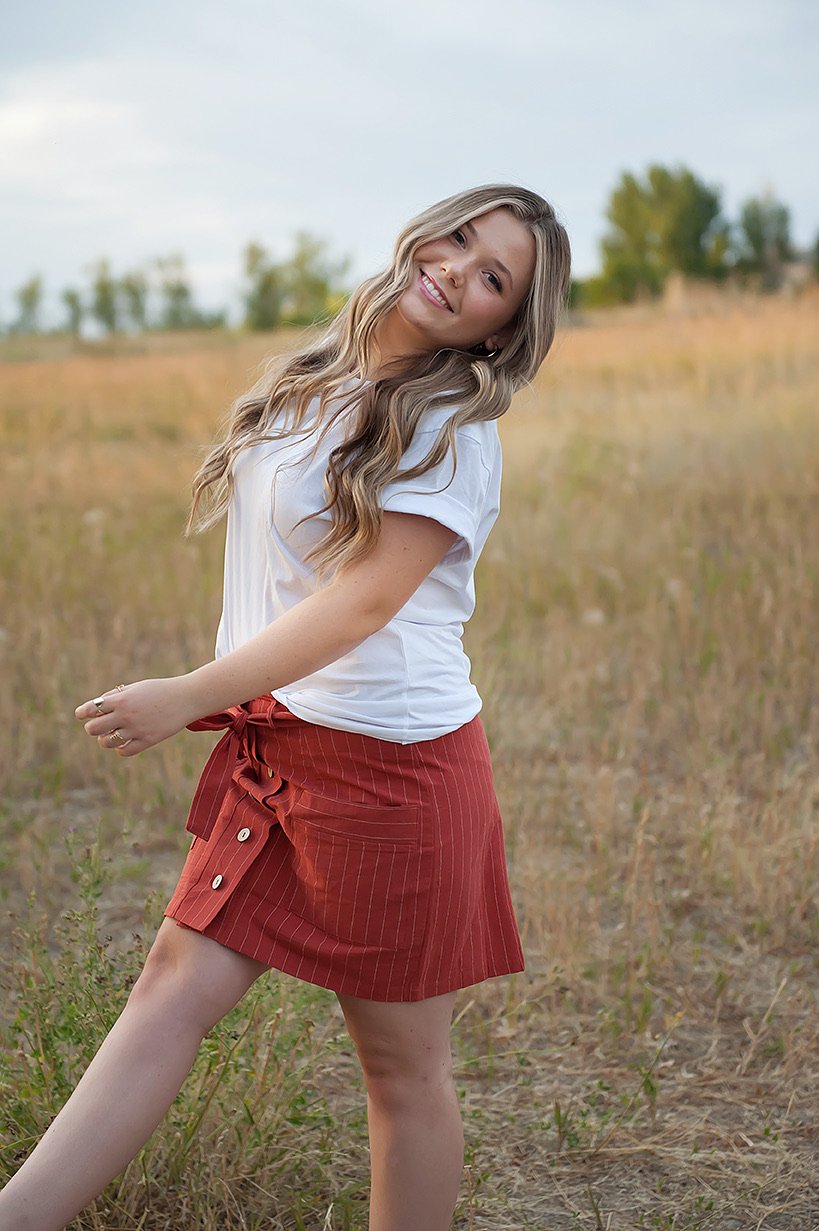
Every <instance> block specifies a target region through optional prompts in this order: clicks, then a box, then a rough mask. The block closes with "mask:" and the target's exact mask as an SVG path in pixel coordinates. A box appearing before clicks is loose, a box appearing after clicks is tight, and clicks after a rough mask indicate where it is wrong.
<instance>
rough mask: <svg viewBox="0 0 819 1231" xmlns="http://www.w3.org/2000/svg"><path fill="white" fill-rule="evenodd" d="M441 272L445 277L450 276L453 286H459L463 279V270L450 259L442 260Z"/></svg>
mask: <svg viewBox="0 0 819 1231" xmlns="http://www.w3.org/2000/svg"><path fill="white" fill-rule="evenodd" d="M441 273H442V274H443V275H444V277H445V278H449V280H450V282H451V283H452V284H453V286H457V285H458V284H459V282H460V280H461V271H460V270H459V269H458V266H457V265H454V264H453V263H452V262H450V261H442V262H441Z"/></svg>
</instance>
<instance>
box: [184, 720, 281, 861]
mask: <svg viewBox="0 0 819 1231" xmlns="http://www.w3.org/2000/svg"><path fill="white" fill-rule="evenodd" d="M225 727H227V730H226V732H225V734H224V735H223V736H222V738H221V739H220V740H219V742H218V744H216V745H215V746H214V748H213V750H212V752H211V754H210V756H209V757H208V759H207V761H206V762H205V768H204V769H203V770H202V774H201V777H200V779H199V783H198V785H197V787H196V791H195V792H194V796H193V800H192V802H191V806H190V812H189V813H188V819H187V822H186V824H185V828H186V829H187V830H188V831H189V832H190V833H193V834H196V836H197V837H199V838H207V837H209V835H210V833H211V830H212V829H213V826H214V824H215V822H216V818H217V816H218V815H219V810H220V808H221V805H222V801H223V800H224V798H225V793H226V791H227V789H228V787H229V785H230V783H231V781H238V780H239V778H240V777H241V778H243V779H244V781H243V782H240V783H239V785H240V786H242V787H244V789H252V793H253V794H254V795H255V796H257V797H258V798H259V799H260V800H261V802H263V803H267V797H268V796H269V795H275V794H278V792H279V791H281V790H282V787H283V786H284V785H285V784H284V779H283V778H282V776H281V774H279V773H277V772H276V771H275V770H273V769H271V768H270V767H269V766H265V765H264V762H263V761H262V760H261V758H260V757H259V755H258V752H257V747H256V738H257V734H258V730H259V728H260V727H268V728H269V727H270V714H269V712H268V711H266V710H265V711H260V712H258V713H251V711H250V710H248V709H246V708H245V707H244V706H242V705H231V706H230V707H229V708H228V709H226V710H219V711H218V713H215V714H206V715H205V717H204V718H197V719H196V721H195V722H189V723H188V724H187V729H188V730H189V731H221V730H222V729H223V728H225ZM259 766H261V774H260V772H259V769H258V768H257V767H259Z"/></svg>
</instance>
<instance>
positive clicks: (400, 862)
mask: <svg viewBox="0 0 819 1231" xmlns="http://www.w3.org/2000/svg"><path fill="white" fill-rule="evenodd" d="M282 828H283V829H284V831H285V833H286V835H287V837H288V839H289V841H290V845H291V847H292V851H293V859H294V872H295V877H296V880H297V883H298V895H297V896H298V897H299V899H300V900H299V901H298V902H296V901H294V902H293V903H292V906H291V909H292V910H293V911H294V912H295V913H298V914H300V916H301V917H302V918H303V919H304V920H305V922H307V923H310V924H312V925H313V926H314V927H316V928H317V929H319V930H320V931H322V932H324V933H325V934H326V935H327V936H329V937H334V938H335V939H337V940H339V941H341V942H344V943H346V944H350V945H353V946H356V947H359V946H360V947H361V948H366V949H378V950H392V951H396V950H397V951H407V950H410V949H412V948H413V947H414V946H416V945H418V944H420V943H421V941H422V940H423V927H424V922H425V916H426V902H427V897H428V891H429V885H430V875H431V866H430V856H429V852H428V851H425V850H424V843H423V833H422V821H421V809H420V806H419V805H417V804H369V803H355V802H352V801H350V800H341V799H332V798H330V797H328V796H324V795H319V794H317V793H316V792H314V791H310V790H304V791H302V792H301V793H299V795H298V797H297V798H296V799H295V800H294V802H293V805H292V807H291V808H290V809H289V810H288V811H287V814H286V815H285V817H283V819H282Z"/></svg>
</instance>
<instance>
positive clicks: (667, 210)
mask: <svg viewBox="0 0 819 1231" xmlns="http://www.w3.org/2000/svg"><path fill="white" fill-rule="evenodd" d="M720 211H721V205H720V198H719V193H718V191H717V190H716V189H714V188H709V187H708V186H707V185H706V184H704V183H702V181H700V180H699V179H697V177H696V176H695V175H694V174H693V173H692V172H691V171H689V170H688V169H687V168H685V167H679V168H678V169H677V170H676V171H671V170H668V169H667V168H666V167H662V166H659V165H657V164H654V165H652V166H650V167H649V168H648V171H647V173H646V178H645V181H644V182H643V183H640V182H639V181H638V180H637V179H636V177H635V176H634V175H632V174H630V173H629V172H624V173H623V176H622V179H621V182H620V184H619V185H618V186H617V187H616V188H615V190H614V192H613V193H612V195H611V198H610V201H609V205H608V208H607V211H606V217H607V219H608V221H609V223H610V229H609V231H608V233H607V234H606V235H605V236H604V238H603V240H602V243H601V251H602V256H603V270H602V274H601V275H600V278H599V279H595V280H594V281H595V282H596V283H598V285H597V287H596V291H597V293H598V295H602V296H604V297H605V296H606V294H607V296H608V298H610V299H611V300H618V299H619V300H628V301H630V300H634V299H637V298H640V297H641V296H642V297H645V296H649V297H650V296H655V295H658V294H659V293H660V292H661V290H662V287H663V283H664V281H665V278H666V276H667V274H668V273H670V272H671V270H680V271H681V272H683V273H686V274H691V275H694V276H698V277H705V278H720V277H724V276H725V274H726V273H727V272H728V267H727V265H726V262H725V256H726V253H727V251H728V247H729V235H730V231H729V227H728V224H727V223H726V222H725V221H724V220H723V219H722V218H721V217H720Z"/></svg>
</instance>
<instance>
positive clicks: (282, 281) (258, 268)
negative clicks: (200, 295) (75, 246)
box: [8, 231, 350, 336]
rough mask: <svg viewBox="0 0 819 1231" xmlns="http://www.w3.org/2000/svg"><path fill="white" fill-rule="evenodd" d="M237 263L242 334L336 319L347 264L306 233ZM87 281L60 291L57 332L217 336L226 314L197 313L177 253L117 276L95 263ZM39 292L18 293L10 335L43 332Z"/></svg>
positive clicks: (31, 286) (39, 285)
mask: <svg viewBox="0 0 819 1231" xmlns="http://www.w3.org/2000/svg"><path fill="white" fill-rule="evenodd" d="M242 264H243V274H244V285H243V288H242V312H243V316H242V323H243V325H244V326H245V327H246V328H248V329H275V328H276V327H277V326H279V325H311V324H313V323H314V322H315V321H317V320H320V319H322V318H327V317H332V316H333V315H335V313H336V312H338V310H339V308H340V307H341V306H342V304H343V303H344V302H345V300H346V298H347V293H348V292H347V290H346V288H345V285H344V279H345V277H346V275H347V273H348V270H349V265H350V262H349V258H344V259H342V260H333V259H332V258H331V257H330V256H329V255H328V251H327V244H326V243H325V241H324V240H322V239H318V238H316V237H315V236H312V235H310V234H309V233H308V232H306V231H299V232H298V233H297V234H296V236H295V240H294V246H293V251H292V253H291V255H290V256H289V257H288V258H287V259H285V260H283V261H276V260H274V259H273V258H272V257H271V256H270V254H269V253H268V252H267V251H266V250H265V248H263V247H262V246H261V244H258V243H249V244H248V245H247V246H246V247H245V249H244V252H243V253H242ZM86 274H87V276H88V284H87V285H86V286H85V287H84V288H79V287H65V288H64V289H63V290H62V291H61V292H60V303H61V306H62V308H63V312H64V319H63V322H62V326H61V327H60V328H59V329H58V330H57V331H56V332H60V333H70V334H74V335H75V336H79V335H80V334H81V333H82V332H83V328H84V326H85V325H86V324H88V323H93V326H94V328H95V329H96V330H97V331H99V332H101V333H104V334H117V333H122V332H126V331H127V332H131V333H143V332H147V331H149V330H152V331H153V330H177V329H218V328H223V327H224V326H225V325H226V324H227V316H228V313H227V310H226V309H225V310H222V311H218V312H204V311H202V310H201V309H200V308H199V307H198V306H197V304H196V302H195V299H194V294H193V289H192V287H191V283H190V279H189V276H188V273H187V269H186V266H185V262H184V259H183V258H182V257H181V256H180V255H178V254H174V255H172V256H166V257H158V258H155V259H154V260H152V261H150V262H148V263H147V264H146V266H144V267H143V268H141V269H132V270H128V271H126V272H125V273H123V274H120V275H119V276H118V277H117V276H115V275H114V273H113V272H112V269H111V265H110V262H109V261H108V260H106V259H100V260H98V261H96V262H95V263H94V264H92V265H89V266H88V267H87V269H86ZM44 291H45V287H44V283H43V279H42V277H41V275H40V274H35V275H34V276H33V277H31V278H29V280H28V281H27V282H26V283H24V285H23V286H21V287H19V288H18V290H17V291H16V292H15V293H14V298H15V301H16V308H17V314H16V317H15V319H14V320H13V321H12V323H11V325H10V327H9V329H8V332H9V333H12V334H34V333H40V332H42V331H43V326H42V312H43V302H44ZM48 332H53V331H52V330H49V331H48Z"/></svg>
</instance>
